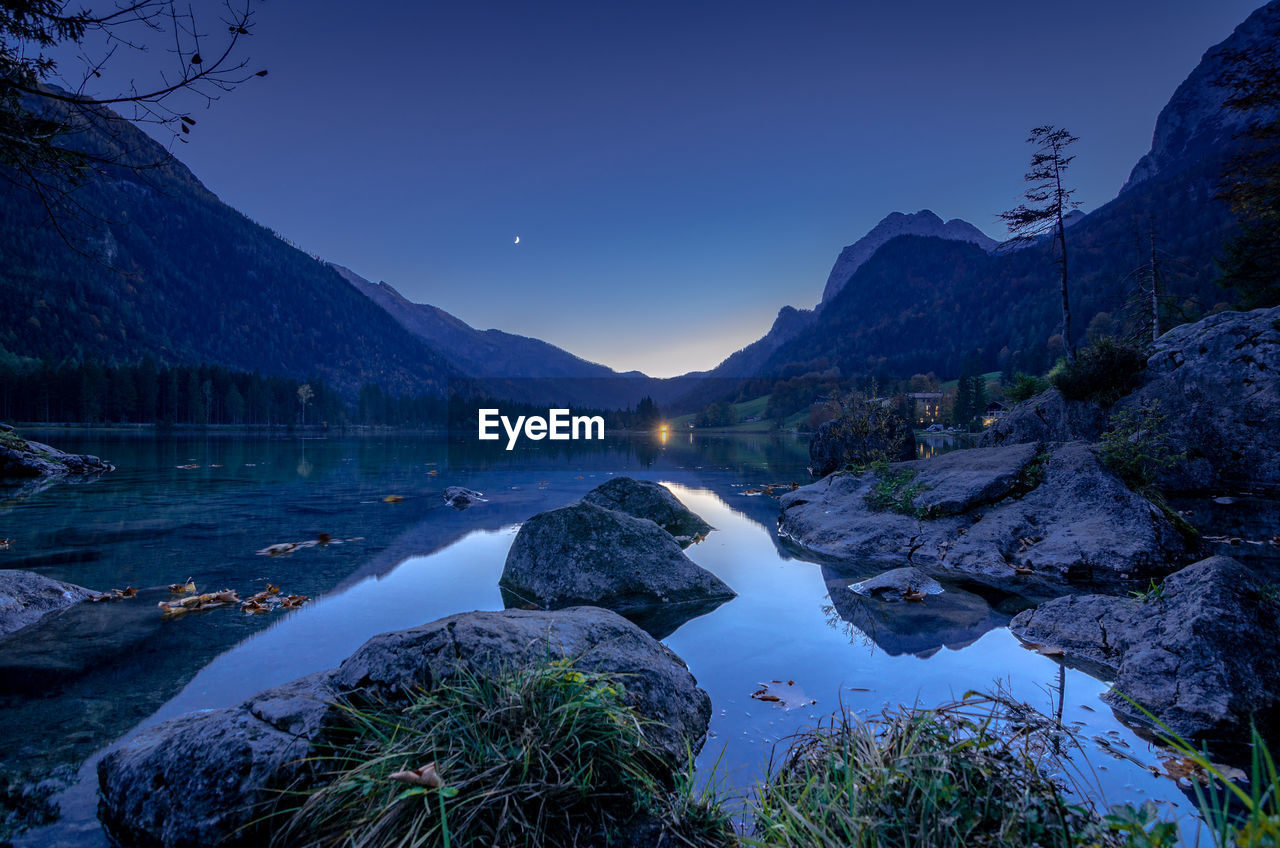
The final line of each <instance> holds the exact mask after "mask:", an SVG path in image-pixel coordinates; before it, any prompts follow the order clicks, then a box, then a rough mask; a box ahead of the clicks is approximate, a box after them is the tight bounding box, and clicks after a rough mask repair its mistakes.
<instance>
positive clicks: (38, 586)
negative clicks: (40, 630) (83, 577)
mask: <svg viewBox="0 0 1280 848" xmlns="http://www.w3.org/2000/svg"><path fill="white" fill-rule="evenodd" d="M92 594H93V593H92V592H90V591H89V590H88V589H85V588H84V587H83V586H76V585H74V584H72V583H63V582H62V581H61V580H53V579H51V578H49V577H45V576H44V575H42V574H36V573H35V572H34V571H0V636H5V635H8V634H10V633H13V632H15V631H18V630H21V629H22V628H24V627H27V626H28V625H31V624H35V623H36V622H37V621H39V620H40V619H42V618H44V617H45V616H46V615H49V614H50V613H54V612H58V611H60V610H64V609H66V608H67V607H69V606H71V605H73V604H78V603H80V602H81V601H87V600H88V599H89V596H90V595H92Z"/></svg>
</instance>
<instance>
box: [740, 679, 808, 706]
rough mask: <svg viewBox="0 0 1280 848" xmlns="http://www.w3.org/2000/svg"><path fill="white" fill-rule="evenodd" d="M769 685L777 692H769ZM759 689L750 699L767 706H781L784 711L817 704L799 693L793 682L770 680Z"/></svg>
mask: <svg viewBox="0 0 1280 848" xmlns="http://www.w3.org/2000/svg"><path fill="white" fill-rule="evenodd" d="M770 685H774V686H776V687H777V691H776V692H770V691H769V687H770ZM759 687H760V688H758V689H756V691H754V692H752V693H751V697H752V698H754V699H755V700H757V701H764V702H765V703H767V704H781V705H782V707H783V708H784V709H788V710H793V709H798V708H800V707H807V706H810V705H812V704H816V703H818V702H817V701H815V700H813V699H812V698H810V697H809V696H808V695H806V694H805V693H804V692H802V691H800V688H799V687H798V686H796V682H795V681H794V680H787V681H782V680H771V681H769V683H761V684H759Z"/></svg>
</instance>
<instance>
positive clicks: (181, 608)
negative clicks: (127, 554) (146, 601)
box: [158, 589, 240, 616]
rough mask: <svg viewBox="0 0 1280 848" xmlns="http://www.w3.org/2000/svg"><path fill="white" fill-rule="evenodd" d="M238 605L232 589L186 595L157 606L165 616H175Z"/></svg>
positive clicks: (238, 598)
mask: <svg viewBox="0 0 1280 848" xmlns="http://www.w3.org/2000/svg"><path fill="white" fill-rule="evenodd" d="M238 603H240V596H239V595H237V594H236V592H235V590H234V589H223V590H222V591H221V592H207V593H205V594H203V595H188V596H187V597H185V598H178V599H177V600H176V601H161V602H160V603H159V604H158V606H159V607H160V609H161V610H163V611H164V614H165V615H166V616H177V615H182V614H184V613H188V612H195V611H197V610H206V609H215V608H217V607H226V606H231V605H232V604H238Z"/></svg>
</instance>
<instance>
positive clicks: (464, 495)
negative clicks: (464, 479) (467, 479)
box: [444, 486, 485, 509]
mask: <svg viewBox="0 0 1280 848" xmlns="http://www.w3.org/2000/svg"><path fill="white" fill-rule="evenodd" d="M444 502H445V503H447V504H448V505H449V506H451V507H453V508H454V509H466V508H467V507H469V506H472V505H473V504H478V503H484V502H485V499H484V495H483V494H482V493H480V492H476V491H472V490H471V489H464V488H463V487H462V486H450V487H449V488H447V489H445V490H444Z"/></svg>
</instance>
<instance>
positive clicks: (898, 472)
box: [867, 462, 930, 518]
mask: <svg viewBox="0 0 1280 848" xmlns="http://www.w3.org/2000/svg"><path fill="white" fill-rule="evenodd" d="M868 468H869V469H870V470H871V471H872V472H873V473H874V474H875V475H876V479H875V484H874V485H873V486H872V487H871V491H870V492H868V493H867V505H868V506H870V507H871V508H872V509H874V510H877V511H879V512H896V513H899V514H900V515H911V516H915V517H916V518H929V517H930V513H929V510H928V509H927V508H924V507H917V506H916V505H915V499H916V498H917V497H919V496H920V494H921V493H922V492H924V491H925V486H924V485H923V484H921V483H917V482H915V479H916V477H918V476H919V475H920V472H919V471H916V470H915V469H914V468H891V467H890V466H889V464H888V463H887V462H877V463H873V464H871V465H870V466H868Z"/></svg>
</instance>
